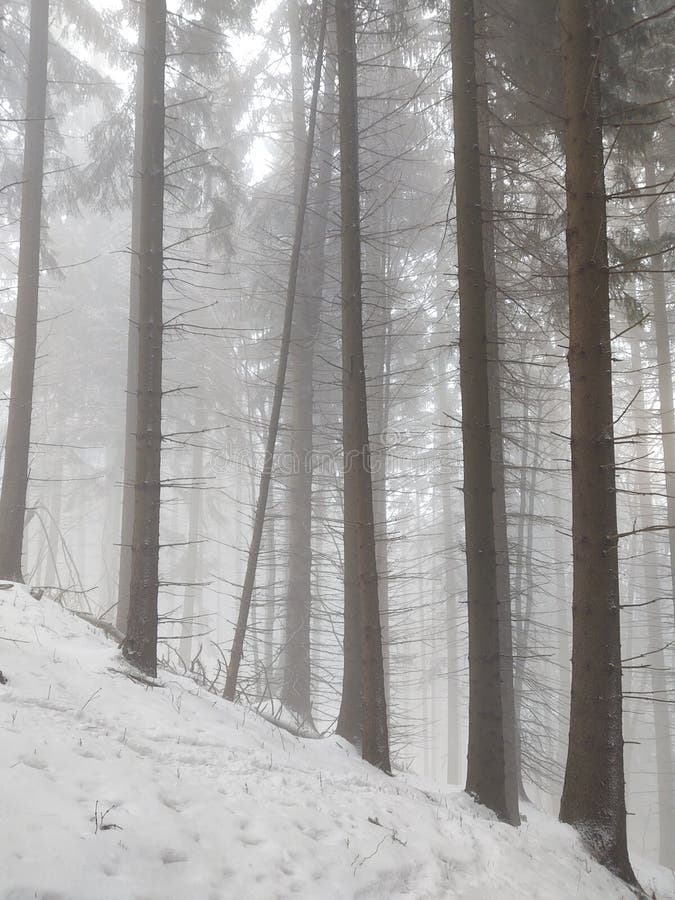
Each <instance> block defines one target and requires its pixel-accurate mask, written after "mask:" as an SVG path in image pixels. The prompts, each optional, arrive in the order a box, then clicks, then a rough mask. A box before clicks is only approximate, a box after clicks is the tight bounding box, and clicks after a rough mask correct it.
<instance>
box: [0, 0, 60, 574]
mask: <svg viewBox="0 0 675 900" xmlns="http://www.w3.org/2000/svg"><path fill="white" fill-rule="evenodd" d="M48 32H49V0H32V2H31V12H30V43H29V49H28V86H27V93H26V127H25V132H24V148H23V184H22V188H21V225H20V232H19V242H20V245H19V273H18V274H19V284H18V291H17V298H16V320H15V325H14V357H13V360H12V382H11V388H10V391H11V392H10V400H9V414H8V420H7V437H6V439H5V455H4V467H3V474H2V492H1V493H0V578H2V579H4V580H6V581H23V575H22V567H21V556H22V551H23V534H24V520H25V515H26V494H27V491H28V455H29V452H30V426H31V416H32V412H33V382H34V379H35V352H36V342H37V320H38V293H39V287H40V228H41V219H42V179H43V169H44V142H45V111H46V105H47V53H48Z"/></svg>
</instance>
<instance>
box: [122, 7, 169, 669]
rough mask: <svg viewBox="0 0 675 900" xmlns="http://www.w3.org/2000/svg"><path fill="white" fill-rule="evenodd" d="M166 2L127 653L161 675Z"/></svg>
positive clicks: (154, 37) (156, 56) (148, 164)
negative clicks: (159, 607)
mask: <svg viewBox="0 0 675 900" xmlns="http://www.w3.org/2000/svg"><path fill="white" fill-rule="evenodd" d="M165 61H166V0H146V3H145V49H144V59H143V129H142V132H143V133H142V143H141V148H142V149H141V199H140V207H141V208H140V234H139V258H140V272H139V323H138V393H137V416H136V478H135V483H134V525H133V537H132V546H131V582H130V592H129V615H128V619H127V629H126V641H125V644H124V655H125V656H126V657H127V659H128V660H129V661H130V662H132V663H133V664H134V665H135V666H137V667H138V668H139V669H141V670H142V671H144V672H147V673H148V674H149V675H152V676H154V675H156V674H157V602H158V592H159V508H160V479H161V475H160V461H161V460H160V456H161V442H162V328H163V322H162V288H163V276H164V271H163V270H164V251H163V226H164V117H165V109H164V69H165Z"/></svg>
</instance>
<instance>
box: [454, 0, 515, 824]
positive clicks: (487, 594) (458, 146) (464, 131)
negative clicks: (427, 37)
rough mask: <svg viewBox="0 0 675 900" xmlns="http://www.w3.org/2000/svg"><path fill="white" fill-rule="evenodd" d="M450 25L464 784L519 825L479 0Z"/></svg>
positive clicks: (459, 5) (462, 3) (463, 0)
mask: <svg viewBox="0 0 675 900" xmlns="http://www.w3.org/2000/svg"><path fill="white" fill-rule="evenodd" d="M450 28H451V54H452V77H453V95H452V96H453V111H454V123H455V124H454V127H455V186H456V192H457V251H458V262H459V295H460V342H459V349H460V385H461V392H462V441H463V448H464V514H465V531H466V559H467V594H468V607H469V749H468V769H467V781H466V790H467V792H469V793H470V794H472V795H473V796H474V797H475V798H476V799H477V800H478V802H480V803H483V804H484V805H485V806H487V807H489V808H490V809H492V810H493V811H494V812H495V813H496V814H497V815H498V816H499V817H500V818H501V819H503V820H504V821H506V822H513V823H514V824H515V823H516V822H517V821H518V819H517V818H516V817H515V816H514V810H513V809H512V807H511V804H510V800H509V797H510V794H509V791H508V790H507V784H506V759H505V729H504V715H503V702H502V684H501V678H502V666H501V650H500V621H499V619H500V616H499V597H498V593H497V554H496V548H495V530H494V523H495V515H494V503H493V493H494V491H493V478H494V475H493V459H492V456H493V452H492V451H493V447H492V439H491V433H490V390H489V378H488V349H487V313H486V278H485V260H484V246H483V221H482V206H481V177H480V152H479V129H478V108H477V84H476V60H475V43H474V35H475V16H474V7H473V0H452V4H451V22H450Z"/></svg>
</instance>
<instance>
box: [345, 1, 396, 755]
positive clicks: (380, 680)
mask: <svg viewBox="0 0 675 900" xmlns="http://www.w3.org/2000/svg"><path fill="white" fill-rule="evenodd" d="M335 18H336V26H337V27H336V31H337V53H338V83H339V97H340V111H339V123H340V209H341V219H342V222H341V231H342V235H341V236H342V435H343V453H344V556H345V664H344V670H345V677H344V680H343V707H344V710H343V708H342V707H341V709H340V718H339V719H338V731H339V733H340V734H342V735H343V736H344V737H347V738H348V739H350V740H353V739H354V737H355V736H356V735H355V734H354V724H355V722H354V719H355V715H354V714H355V713H356V712H358V711H359V703H358V700H359V698H358V693H356V692H353V693H351V691H353V690H354V685H352V684H351V678H350V671H349V670H350V668H351V666H352V665H353V662H354V656H355V650H356V640H355V634H354V630H355V627H356V624H357V623H359V624H360V643H361V665H362V669H361V671H362V679H361V704H360V706H361V709H360V719H361V721H360V725H361V752H362V755H363V758H364V759H365V760H366V761H368V762H370V763H372V764H373V765H375V766H378V767H379V768H381V769H383V770H384V771H386V772H388V771H390V763H389V735H388V729H387V708H386V707H387V704H386V697H385V688H384V667H383V659H382V632H381V624H380V607H379V597H378V584H377V566H376V558H375V523H374V516H373V491H372V481H371V471H370V469H371V467H370V449H369V445H368V408H367V401H366V373H365V363H364V355H363V310H362V302H361V223H360V195H359V159H358V157H359V153H358V142H359V131H358V112H357V92H356V35H355V30H356V26H355V12H354V3H353V0H337V2H336V5H335ZM348 629H351V631H350V630H348ZM347 713H349V715H347ZM346 726H349V727H346ZM345 731H347V733H345Z"/></svg>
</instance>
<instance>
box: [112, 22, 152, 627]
mask: <svg viewBox="0 0 675 900" xmlns="http://www.w3.org/2000/svg"><path fill="white" fill-rule="evenodd" d="M138 36H139V42H138V43H139V48H141V50H140V52H139V53H138V55H137V63H136V66H137V68H136V111H135V117H134V160H133V166H134V170H133V173H132V179H131V265H130V270H129V330H128V333H127V391H126V399H125V408H124V462H123V466H124V468H123V469H122V513H121V528H120V566H119V584H118V588H117V614H116V622H115V624H116V625H117V630H118V631H120V632H121V633H122V634H126V630H127V619H128V618H129V591H130V589H131V543H132V541H133V536H134V496H135V485H136V417H137V415H138V409H137V406H138V402H137V395H138V321H139V306H140V300H139V296H140V229H141V170H142V166H143V162H142V144H143V101H142V97H143V48H144V47H145V22H144V16H141V24H140V28H139V34H138Z"/></svg>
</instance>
